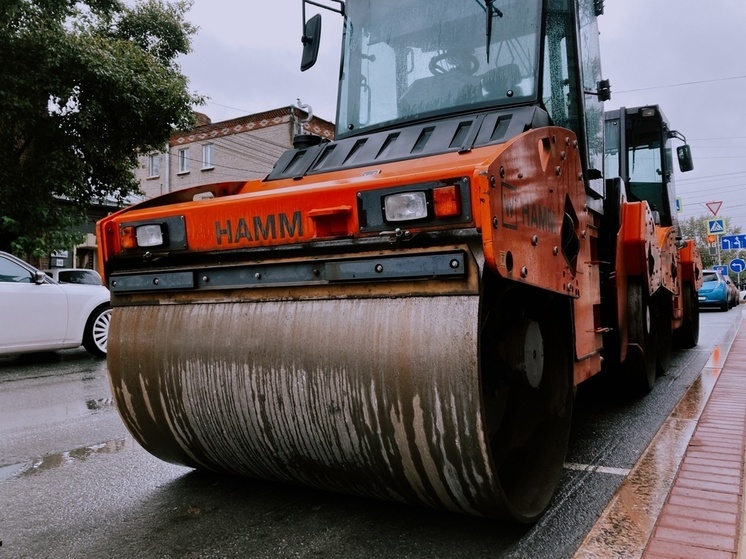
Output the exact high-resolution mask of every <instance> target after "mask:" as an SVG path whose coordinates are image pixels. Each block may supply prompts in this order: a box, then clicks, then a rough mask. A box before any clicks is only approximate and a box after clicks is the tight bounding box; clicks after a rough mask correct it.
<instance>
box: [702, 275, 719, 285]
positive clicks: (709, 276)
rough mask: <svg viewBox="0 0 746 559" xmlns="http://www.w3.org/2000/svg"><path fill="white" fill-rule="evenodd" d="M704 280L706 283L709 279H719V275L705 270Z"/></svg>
mask: <svg viewBox="0 0 746 559" xmlns="http://www.w3.org/2000/svg"><path fill="white" fill-rule="evenodd" d="M702 281H704V282H705V283H707V282H708V281H718V275H717V274H716V273H715V272H704V273H703V274H702Z"/></svg>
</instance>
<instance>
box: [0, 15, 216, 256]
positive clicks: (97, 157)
mask: <svg viewBox="0 0 746 559" xmlns="http://www.w3.org/2000/svg"><path fill="white" fill-rule="evenodd" d="M191 6H192V2H191V0H186V1H178V2H175V3H170V4H169V3H166V2H164V1H162V0H147V1H140V2H138V3H137V4H136V5H134V6H133V7H128V6H126V5H125V4H123V3H122V2H120V1H119V0H3V1H2V3H1V4H0V249H3V250H11V251H13V252H16V253H26V254H33V255H35V256H41V255H43V254H45V253H48V252H51V251H53V250H58V249H65V248H68V247H69V246H71V245H72V244H75V243H76V242H79V241H78V238H77V235H76V234H74V233H72V232H71V231H73V230H74V228H75V227H76V226H78V225H80V224H81V223H82V222H84V220H85V216H86V209H87V208H89V207H90V205H91V204H92V203H96V202H98V201H101V200H104V199H114V200H116V201H118V202H119V203H120V204H121V203H122V202H123V200H124V199H126V198H127V197H128V196H130V195H132V194H136V193H138V192H139V187H138V184H137V181H135V179H134V175H133V172H132V171H133V170H134V169H135V167H136V166H137V158H138V155H140V154H144V153H148V152H152V151H160V150H162V149H163V146H164V145H166V144H167V142H168V138H169V135H170V134H171V133H172V131H173V130H174V129H187V128H189V127H191V126H192V125H193V123H194V116H193V111H192V106H193V105H199V104H202V103H203V99H202V98H201V97H200V96H197V95H196V94H193V93H190V92H189V91H188V80H187V78H186V77H185V76H184V75H182V73H181V70H180V67H179V65H178V63H177V58H178V56H180V55H182V54H186V53H188V52H190V50H191V37H192V36H193V35H194V33H195V32H196V30H197V29H196V28H195V27H193V26H192V25H191V24H189V23H188V22H186V20H185V19H184V17H185V14H186V13H187V12H188V10H189V9H190V8H191ZM60 201H64V203H60Z"/></svg>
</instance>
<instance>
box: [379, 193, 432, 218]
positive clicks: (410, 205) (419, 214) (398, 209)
mask: <svg viewBox="0 0 746 559" xmlns="http://www.w3.org/2000/svg"><path fill="white" fill-rule="evenodd" d="M383 207H384V212H385V214H386V221H412V220H414V219H424V218H426V217H427V198H426V197H425V193H424V192H400V193H399V194H392V195H391V196H386V197H385V198H384V199H383Z"/></svg>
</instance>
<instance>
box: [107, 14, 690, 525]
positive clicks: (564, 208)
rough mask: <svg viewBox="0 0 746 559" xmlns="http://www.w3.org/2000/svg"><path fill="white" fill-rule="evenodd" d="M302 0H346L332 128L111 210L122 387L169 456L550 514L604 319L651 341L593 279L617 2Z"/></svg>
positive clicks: (312, 50) (450, 506) (622, 346)
mask: <svg viewBox="0 0 746 559" xmlns="http://www.w3.org/2000/svg"><path fill="white" fill-rule="evenodd" d="M307 4H309V5H312V6H316V7H322V8H324V7H326V8H329V9H331V10H332V11H335V12H338V15H333V14H326V15H329V16H331V17H343V18H344V28H345V33H344V38H343V44H342V67H341V70H342V71H341V78H340V94H339V104H338V111H337V119H336V120H337V123H336V137H335V140H334V141H332V142H326V141H303V142H301V143H299V144H298V145H297V147H296V148H294V149H292V150H289V151H287V152H286V153H285V154H283V155H282V156H281V157H280V158H279V160H278V161H277V163H276V165H275V167H274V169H273V170H272V172H271V173H270V174H269V175H268V176H267V177H266V178H264V179H263V180H251V181H247V182H235V183H221V184H210V185H203V186H200V187H195V188H193V189H189V190H182V191H176V192H172V193H170V194H167V195H165V196H162V197H160V198H154V199H152V200H148V201H146V202H144V203H142V204H140V205H138V206H133V207H131V208H127V209H124V210H122V211H120V212H119V213H116V214H114V215H112V216H109V217H107V218H105V219H104V220H102V221H100V222H99V224H98V236H99V247H100V249H99V250H100V255H101V261H102V262H103V270H102V271H103V273H104V276H105V279H106V282H107V285H108V286H109V288H110V290H111V294H112V305H113V307H114V312H113V317H112V323H111V328H110V332H109V353H108V362H109V370H110V375H111V379H112V388H113V393H114V397H115V399H116V401H117V403H118V409H119V411H120V413H121V415H122V418H123V419H124V421H125V423H126V425H127V426H128V428H129V429H130V431H131V432H132V434H133V436H134V437H135V438H136V439H137V440H138V441H139V442H140V443H141V444H142V445H143V446H144V447H145V448H146V449H148V450H149V451H150V452H152V453H153V454H154V455H156V456H159V457H160V458H162V459H164V460H168V461H172V462H176V463H180V464H186V465H190V466H193V467H197V468H204V469H210V470H216V471H227V472H231V473H239V474H245V475H250V476H255V477H261V478H267V479H274V480H280V481H288V482H293V483H303V484H307V485H310V486H314V487H320V488H326V489H331V490H337V491H344V492H348V493H353V494H357V495H364V496H370V497H378V498H386V499H393V500H396V501H401V502H407V503H417V504H424V505H427V506H432V507H436V508H442V509H446V510H449V511H455V512H462V513H468V514H475V515H483V516H494V517H502V518H510V519H513V520H517V521H519V522H533V521H535V520H536V519H537V518H539V517H540V516H541V514H542V513H543V512H544V510H546V508H547V507H548V506H549V502H550V499H551V497H552V494H553V492H554V489H555V486H556V484H557V480H558V479H559V474H560V472H561V469H562V465H563V460H564V456H565V450H566V448H567V443H568V437H569V433H570V425H571V418H572V404H573V394H574V389H575V387H576V386H577V385H578V384H579V383H580V382H582V381H584V380H585V379H587V378H589V377H591V376H593V375H594V374H596V373H597V372H599V371H600V370H601V363H602V352H603V351H604V347H603V343H604V333H605V332H609V331H612V330H614V331H616V332H617V334H618V339H617V345H618V346H619V349H617V351H616V354H617V355H618V356H619V359H618V360H619V361H623V358H624V356H623V355H622V354H623V353H625V351H626V347H627V345H628V344H631V343H636V344H638V345H639V341H638V340H633V341H632V342H630V341H629V339H628V335H627V334H626V333H624V334H619V332H621V331H623V330H624V331H625V332H626V330H625V329H626V328H627V326H626V321H627V319H628V318H629V317H628V316H627V312H628V310H627V308H626V307H624V309H621V304H620V303H619V302H618V300H616V299H614V301H613V302H612V303H608V302H607V303H605V302H604V301H602V297H601V295H602V292H605V291H604V289H605V288H606V287H605V286H604V285H602V283H603V282H607V283H608V282H609V281H611V280H612V279H614V278H615V276H613V275H612V274H610V273H609V272H608V271H603V270H601V267H600V263H601V262H600V254H601V253H602V252H603V251H604V247H602V246H600V245H601V243H613V244H614V246H617V245H618V246H619V247H620V248H619V250H620V251H626V250H627V249H626V248H625V246H626V245H625V244H624V242H625V236H624V227H623V225H622V226H620V227H619V228H617V229H616V230H615V232H610V231H608V230H607V229H604V228H603V224H604V219H605V217H604V214H605V212H607V211H611V209H610V208H607V207H606V206H607V205H608V204H607V203H605V193H606V188H605V182H604V178H603V160H604V149H603V145H604V137H603V131H604V126H603V125H604V121H603V106H602V102H603V100H604V99H607V98H608V95H609V86H608V82H606V81H604V80H602V79H601V75H600V64H599V59H600V56H599V49H598V30H597V26H596V18H597V16H598V15H600V13H601V12H602V2H599V1H598V0H595V1H594V0H520V1H518V0H505V1H503V2H497V1H492V0H486V1H481V0H480V1H474V0H458V1H456V0H448V1H445V0H435V1H434V0H407V1H405V2H402V1H400V0H396V1H394V0H379V1H376V2H369V1H367V0H348V1H346V2H342V1H341V0H332V1H330V2H327V3H323V2H311V1H307V2H306V1H304V2H303V12H304V14H305V9H306V5H307ZM305 20H306V18H305V16H304V23H305V25H304V34H303V43H304V54H303V61H302V67H303V69H310V68H311V67H312V66H313V63H314V61H315V58H316V56H317V53H318V45H319V41H320V39H321V19H320V16H319V15H316V16H314V17H313V18H310V19H309V20H308V21H305ZM606 198H608V197H606ZM623 203H624V201H623V200H622V198H621V194H620V195H619V197H618V198H617V199H616V202H615V204H612V205H613V206H614V208H615V209H614V212H615V215H618V216H621V217H620V218H619V219H620V220H621V221H618V223H621V224H624V223H625V221H624V220H627V219H629V220H632V217H630V216H633V213H632V212H625V211H624V210H623V209H622V204H623ZM646 211H647V210H646ZM634 215H636V216H637V217H636V219H638V221H639V220H642V222H643V223H646V222H645V218H646V216H647V214H646V213H645V211H643V212H638V213H637V214H634ZM625 216H627V217H625ZM650 231H651V232H654V228H653V225H652V221H651V229H650ZM600 232H604V233H605V236H600V235H599V233H600ZM644 232H645V234H647V230H645V231H644ZM651 235H652V233H651ZM646 242H648V237H644V238H643V239H642V244H640V241H639V239H638V240H637V241H634V240H629V243H628V244H629V245H630V246H632V247H634V249H635V250H638V251H639V250H641V247H642V249H644V248H645V246H646V245H645V243H646ZM615 254H616V253H615ZM616 260H617V261H618V262H619V263H620V264H619V266H620V267H621V266H622V263H626V262H627V261H628V260H629V263H628V264H625V265H627V266H628V267H629V268H630V269H632V268H633V267H634V265H637V261H636V260H635V258H633V257H631V256H629V255H628V254H627V253H626V252H624V253H623V254H622V256H620V257H618V258H617V259H616ZM620 269H621V268H620ZM602 271H603V272H604V274H605V275H604V274H602ZM614 280H615V281H616V279H614ZM619 282H620V285H621V284H622V283H624V282H622V280H619ZM695 293H696V290H695ZM604 304H613V305H614V306H615V308H616V307H617V306H619V307H620V308H619V309H617V311H618V312H617V311H615V312H614V313H608V312H602V306H603V305H604ZM605 320H612V321H613V323H612V322H605ZM638 322H639V321H638Z"/></svg>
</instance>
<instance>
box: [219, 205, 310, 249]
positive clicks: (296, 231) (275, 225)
mask: <svg viewBox="0 0 746 559" xmlns="http://www.w3.org/2000/svg"><path fill="white" fill-rule="evenodd" d="M302 236H303V220H302V216H301V213H300V212H299V211H297V212H295V213H294V214H293V215H292V216H288V215H287V214H285V213H281V214H270V215H268V216H266V217H264V218H262V217H261V216H253V217H240V218H238V220H237V221H235V222H234V221H232V220H230V219H227V220H225V221H222V222H221V221H216V222H215V238H216V241H217V243H218V244H219V245H222V244H223V243H225V244H229V245H231V244H232V245H236V244H241V243H255V242H259V241H268V240H270V239H278V238H279V239H292V238H295V237H302Z"/></svg>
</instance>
